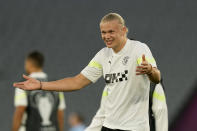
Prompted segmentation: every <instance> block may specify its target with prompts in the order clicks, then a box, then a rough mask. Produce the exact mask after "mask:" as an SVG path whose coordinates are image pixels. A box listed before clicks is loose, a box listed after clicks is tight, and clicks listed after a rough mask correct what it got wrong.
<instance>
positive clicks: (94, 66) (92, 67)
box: [81, 50, 103, 83]
mask: <svg viewBox="0 0 197 131" xmlns="http://www.w3.org/2000/svg"><path fill="white" fill-rule="evenodd" d="M81 74H82V75H84V76H85V77H86V78H87V79H89V80H90V81H91V82H93V83H95V82H96V81H97V80H98V79H99V78H100V77H101V76H102V75H103V66H102V50H101V51H99V52H98V53H97V54H96V55H95V57H94V58H93V59H92V60H91V61H90V62H89V64H88V65H87V66H86V67H85V68H84V69H83V70H82V71H81Z"/></svg>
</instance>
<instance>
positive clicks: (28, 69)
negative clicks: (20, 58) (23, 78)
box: [25, 59, 33, 74]
mask: <svg viewBox="0 0 197 131" xmlns="http://www.w3.org/2000/svg"><path fill="white" fill-rule="evenodd" d="M32 67H33V62H32V60H30V59H26V60H25V71H26V73H27V74H30V72H31V69H32Z"/></svg>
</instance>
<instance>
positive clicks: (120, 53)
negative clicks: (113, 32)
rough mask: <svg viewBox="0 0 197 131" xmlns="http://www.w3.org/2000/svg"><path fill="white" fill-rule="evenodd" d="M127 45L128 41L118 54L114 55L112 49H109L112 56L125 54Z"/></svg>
mask: <svg viewBox="0 0 197 131" xmlns="http://www.w3.org/2000/svg"><path fill="white" fill-rule="evenodd" d="M128 43H129V39H127V41H126V44H125V45H124V47H123V48H122V49H121V50H120V51H119V52H118V53H115V52H114V51H113V49H111V50H112V54H113V56H117V55H122V54H123V53H124V52H126V51H127V50H128V46H129V44H128Z"/></svg>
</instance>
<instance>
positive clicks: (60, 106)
mask: <svg viewBox="0 0 197 131" xmlns="http://www.w3.org/2000/svg"><path fill="white" fill-rule="evenodd" d="M59 100H60V103H59V106H58V109H59V110H64V109H65V108H66V103H65V98H64V93H63V92H59Z"/></svg>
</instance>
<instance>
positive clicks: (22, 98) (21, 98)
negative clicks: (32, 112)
mask: <svg viewBox="0 0 197 131" xmlns="http://www.w3.org/2000/svg"><path fill="white" fill-rule="evenodd" d="M27 104H28V102H27V94H26V92H25V91H24V90H22V89H19V88H16V89H15V96H14V106H27Z"/></svg>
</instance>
